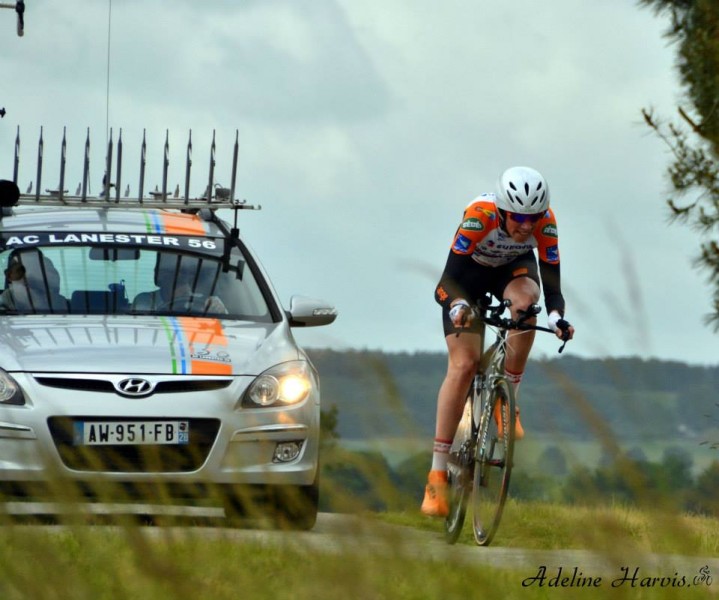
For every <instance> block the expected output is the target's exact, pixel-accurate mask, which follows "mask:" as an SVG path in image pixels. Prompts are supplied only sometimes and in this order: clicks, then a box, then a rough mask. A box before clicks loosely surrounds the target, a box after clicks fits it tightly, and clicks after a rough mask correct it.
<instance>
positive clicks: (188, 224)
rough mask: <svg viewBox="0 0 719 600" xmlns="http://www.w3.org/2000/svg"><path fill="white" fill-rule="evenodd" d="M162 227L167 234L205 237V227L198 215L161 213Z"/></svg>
mask: <svg viewBox="0 0 719 600" xmlns="http://www.w3.org/2000/svg"><path fill="white" fill-rule="evenodd" d="M160 215H161V218H162V226H163V231H164V232H165V233H175V234H181V235H205V234H206V233H207V232H206V231H205V225H204V222H203V221H202V219H200V218H199V217H198V216H197V215H188V214H177V213H171V212H165V211H163V212H161V213H160Z"/></svg>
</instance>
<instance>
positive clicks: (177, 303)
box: [132, 254, 227, 314]
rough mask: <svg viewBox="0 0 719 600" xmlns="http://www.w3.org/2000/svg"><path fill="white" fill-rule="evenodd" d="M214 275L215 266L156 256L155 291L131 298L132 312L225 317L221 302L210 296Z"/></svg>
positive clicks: (188, 258) (174, 256)
mask: <svg viewBox="0 0 719 600" xmlns="http://www.w3.org/2000/svg"><path fill="white" fill-rule="evenodd" d="M216 274H217V269H216V265H215V264H214V262H212V261H206V260H203V259H200V258H196V257H194V256H182V255H179V254H158V255H157V261H156V263H155V274H154V281H155V285H156V286H157V287H158V289H156V290H154V291H152V292H141V293H139V294H138V295H137V296H135V299H134V301H133V302H132V310H133V311H135V312H154V311H163V310H169V311H173V312H176V311H179V312H190V313H194V314H198V313H199V314H227V308H226V307H225V305H224V303H223V302H222V300H220V298H218V297H217V296H215V295H213V294H212V292H213V291H214V286H213V281H214V280H215V277H214V276H215V275H216Z"/></svg>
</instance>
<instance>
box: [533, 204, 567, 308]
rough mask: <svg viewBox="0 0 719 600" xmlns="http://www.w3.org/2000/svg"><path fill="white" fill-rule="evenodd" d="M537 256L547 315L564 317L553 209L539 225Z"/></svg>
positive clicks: (557, 241) (557, 236)
mask: <svg viewBox="0 0 719 600" xmlns="http://www.w3.org/2000/svg"><path fill="white" fill-rule="evenodd" d="M534 235H535V237H536V239H537V254H538V255H539V274H540V277H541V278H542V287H543V288H544V302H545V305H546V308H547V313H550V312H552V311H553V310H556V311H559V313H560V314H562V315H564V296H562V285H561V278H560V270H559V234H558V232H557V219H556V218H555V216H554V213H553V212H552V210H551V209H549V210H548V211H547V216H546V217H545V218H544V219H542V220H541V221H540V222H539V223H537V232H536V233H535V234H534Z"/></svg>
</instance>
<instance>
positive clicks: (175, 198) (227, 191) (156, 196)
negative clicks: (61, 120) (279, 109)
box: [13, 126, 262, 211]
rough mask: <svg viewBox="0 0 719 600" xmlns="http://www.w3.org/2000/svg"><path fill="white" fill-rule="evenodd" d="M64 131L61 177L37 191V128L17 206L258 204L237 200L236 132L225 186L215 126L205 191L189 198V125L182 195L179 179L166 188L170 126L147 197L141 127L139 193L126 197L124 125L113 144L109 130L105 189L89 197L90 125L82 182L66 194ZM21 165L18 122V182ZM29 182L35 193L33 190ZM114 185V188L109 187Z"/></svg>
mask: <svg viewBox="0 0 719 600" xmlns="http://www.w3.org/2000/svg"><path fill="white" fill-rule="evenodd" d="M65 133H66V131H65V128H63V134H62V143H61V152H60V179H59V185H58V187H57V189H54V190H52V189H46V190H45V192H46V193H44V194H43V193H41V191H40V190H41V189H42V167H43V153H44V145H45V143H44V140H43V128H42V127H41V128H40V138H39V141H38V150H37V175H36V180H35V182H32V181H31V182H30V185H29V187H28V188H27V191H26V192H25V193H24V194H20V197H19V200H18V202H17V204H18V205H20V204H22V205H25V206H28V205H34V206H65V207H77V208H123V209H128V208H164V209H175V210H191V209H194V210H197V209H210V210H213V211H214V210H216V209H220V208H222V209H230V210H235V211H236V210H242V209H245V210H247V209H250V210H258V209H260V208H262V207H261V206H253V205H250V204H247V203H246V201H239V200H237V199H235V181H236V178H237V157H238V152H239V132H238V131H235V144H234V151H233V156H232V174H231V182H232V184H231V187H229V188H225V187H222V186H220V185H219V184H216V183H215V180H214V177H215V152H216V144H215V131H214V130H213V132H212V145H211V146H210V162H209V175H208V183H207V187H206V188H205V193H204V195H203V196H201V197H197V198H191V197H190V175H191V169H192V131H191V130H190V133H189V137H188V142H187V155H186V160H185V189H184V195H182V196H181V195H180V186H179V184H178V185H177V187H176V188H175V191H174V192H169V191H168V189H167V179H168V169H169V164H170V161H169V153H170V143H169V131H168V132H166V134H165V145H164V157H163V162H162V189H161V190H160V189H157V186H156V189H155V191H151V192H148V193H149V196H150V197H146V196H145V190H144V186H145V165H146V155H147V143H146V139H145V131H144V130H143V133H142V146H141V151H140V175H139V185H138V194H137V197H130V186H129V184H128V185H127V188H126V191H125V194H124V197H121V189H122V129H120V133H119V136H118V139H117V143H115V142H113V138H112V130H110V138H109V141H108V147H107V155H106V161H105V175H104V177H103V189H102V191H101V192H100V195H99V196H91V195H90V194H89V193H88V185H89V174H90V129H89V128H88V130H87V137H86V139H85V151H84V159H83V173H82V182H81V183H80V184H79V185H78V187H77V190H76V192H75V194H74V195H70V194H68V190H66V189H65V164H66V154H67V141H66V135H65ZM115 151H116V156H117V158H116V163H115V165H116V171H115V181H114V182H112V176H113V174H112V168H113V154H115ZM19 169H20V127H19V126H18V128H17V135H16V136H15V160H14V166H13V183H14V184H15V185H18V174H19ZM33 183H34V186H35V192H34V193H33V192H32V189H33ZM113 188H114V191H113Z"/></svg>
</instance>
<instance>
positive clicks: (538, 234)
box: [534, 208, 559, 265]
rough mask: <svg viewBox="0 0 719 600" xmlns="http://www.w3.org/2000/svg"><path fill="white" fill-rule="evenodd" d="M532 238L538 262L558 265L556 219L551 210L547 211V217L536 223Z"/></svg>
mask: <svg viewBox="0 0 719 600" xmlns="http://www.w3.org/2000/svg"><path fill="white" fill-rule="evenodd" d="M534 237H535V238H536V240H537V254H538V255H539V260H541V261H544V262H545V263H549V264H551V265H558V264H559V234H558V232H557V219H556V218H555V216H554V212H552V209H551V208H550V209H549V210H548V211H547V216H546V217H544V218H543V219H542V220H541V221H539V223H537V229H536V231H535V234H534Z"/></svg>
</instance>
